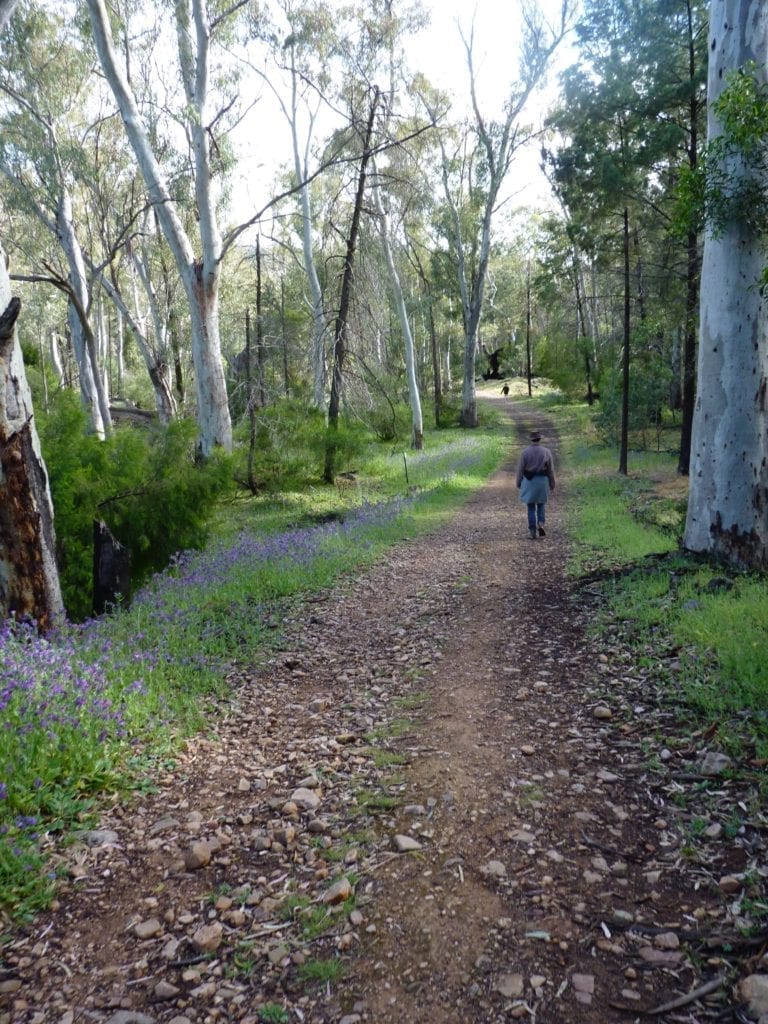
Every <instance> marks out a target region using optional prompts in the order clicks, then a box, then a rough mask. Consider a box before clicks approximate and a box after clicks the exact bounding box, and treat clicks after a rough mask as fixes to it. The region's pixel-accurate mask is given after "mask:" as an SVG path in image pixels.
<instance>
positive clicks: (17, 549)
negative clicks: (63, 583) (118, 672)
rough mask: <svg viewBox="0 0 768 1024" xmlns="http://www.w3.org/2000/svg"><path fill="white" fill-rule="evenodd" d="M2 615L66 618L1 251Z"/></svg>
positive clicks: (44, 622)
mask: <svg viewBox="0 0 768 1024" xmlns="http://www.w3.org/2000/svg"><path fill="white" fill-rule="evenodd" d="M0 307H2V308H3V309H4V313H3V314H2V316H0V617H1V618H3V619H5V618H7V617H8V616H10V615H13V616H14V617H15V618H17V619H31V620H34V621H35V622H36V624H37V626H38V628H39V629H40V630H41V631H43V632H46V631H48V630H50V629H51V628H52V627H53V626H54V625H56V623H57V622H58V621H59V620H60V619H61V618H62V616H63V614H64V606H63V604H62V600H61V591H60V589H59V577H58V572H57V569H56V561H55V557H54V551H55V547H56V541H55V535H54V530H53V506H52V504H51V495H50V491H49V489H48V476H47V473H46V470H45V465H44V463H43V459H42V455H41V453H40V445H39V441H38V437H37V430H36V428H35V421H34V415H33V411H32V404H31V399H30V394H29V387H28V385H27V379H26V374H25V371H24V362H23V359H22V355H21V348H20V346H19V343H18V338H17V335H16V319H17V317H18V315H19V311H20V308H21V303H20V302H19V300H18V299H16V298H11V297H10V286H9V281H8V275H7V271H6V269H5V255H4V254H3V253H2V252H0Z"/></svg>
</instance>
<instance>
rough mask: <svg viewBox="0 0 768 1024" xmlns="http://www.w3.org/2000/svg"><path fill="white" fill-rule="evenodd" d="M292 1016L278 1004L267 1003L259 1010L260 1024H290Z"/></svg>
mask: <svg viewBox="0 0 768 1024" xmlns="http://www.w3.org/2000/svg"><path fill="white" fill-rule="evenodd" d="M290 1019H291V1018H290V1015H289V1013H288V1011H287V1010H284V1009H283V1007H282V1006H278V1004H277V1003H265V1004H264V1006H262V1007H260V1008H259V1024H288V1022H289V1021H290Z"/></svg>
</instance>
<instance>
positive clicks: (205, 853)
mask: <svg viewBox="0 0 768 1024" xmlns="http://www.w3.org/2000/svg"><path fill="white" fill-rule="evenodd" d="M211 856H212V851H211V847H210V845H209V844H208V843H207V842H206V841H205V840H204V839H200V840H198V841H197V842H195V843H192V845H191V846H189V847H188V848H187V849H186V850H185V851H184V867H185V868H186V869H187V871H199V870H200V868H204V867H206V866H207V865H208V864H210V863H211Z"/></svg>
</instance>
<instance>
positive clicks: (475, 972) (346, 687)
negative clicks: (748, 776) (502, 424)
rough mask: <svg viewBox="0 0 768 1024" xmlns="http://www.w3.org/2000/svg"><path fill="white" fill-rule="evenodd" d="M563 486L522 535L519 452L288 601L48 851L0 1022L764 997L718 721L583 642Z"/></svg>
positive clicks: (612, 1006)
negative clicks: (125, 792) (686, 730)
mask: <svg viewBox="0 0 768 1024" xmlns="http://www.w3.org/2000/svg"><path fill="white" fill-rule="evenodd" d="M499 401H500V400H499ZM500 404H501V401H500ZM503 408H504V409H505V410H506V411H507V413H508V415H509V416H510V419H511V420H512V423H513V427H512V431H513V447H512V449H511V458H514V457H516V454H517V452H519V450H520V447H521V445H522V444H523V443H524V442H525V438H526V437H527V434H528V431H529V430H530V429H531V428H532V427H538V428H540V429H541V430H542V431H543V432H544V436H545V443H547V444H549V446H550V447H552V448H553V450H554V452H555V456H556V465H559V458H558V456H557V448H558V444H557V437H556V436H555V433H554V430H553V428H552V426H551V424H550V423H549V422H548V421H547V420H546V418H544V417H542V416H537V415H533V414H531V413H526V418H523V415H522V413H520V412H519V411H518V410H517V409H515V407H514V405H513V403H510V402H505V403H503ZM567 507H568V495H567V493H566V489H565V488H558V490H557V492H556V494H555V496H554V500H553V501H552V502H551V503H550V505H549V506H548V521H547V536H546V538H542V539H537V540H535V541H532V540H530V539H529V538H528V536H527V529H526V525H527V524H526V521H525V511H524V507H523V506H522V505H520V504H519V502H518V497H517V491H516V489H515V486H514V476H513V464H512V462H510V464H509V465H508V466H506V467H505V468H504V469H502V470H501V471H500V472H498V473H497V474H496V475H495V476H494V477H493V478H492V479H491V480H490V482H489V483H488V485H487V486H486V487H484V488H483V489H482V490H481V491H479V492H478V493H477V494H476V495H475V496H474V497H473V498H472V499H471V500H470V501H469V502H468V503H467V504H466V506H465V507H464V508H463V509H462V510H461V511H460V512H458V514H456V516H455V517H454V518H453V519H452V520H451V522H450V523H448V524H447V525H446V526H444V527H442V528H441V529H439V530H438V531H437V532H435V533H433V534H432V535H431V536H428V537H424V538H421V539H419V540H416V541H412V542H409V543H404V544H402V545H400V546H399V547H397V548H395V549H393V550H392V551H390V552H389V554H388V555H387V556H386V557H385V558H383V559H381V560H380V561H379V562H378V563H377V564H376V565H375V566H374V567H373V568H371V569H369V570H366V571H365V572H364V573H362V574H361V575H359V576H358V577H356V578H354V579H352V580H349V581H347V582H346V583H345V584H344V585H343V586H342V587H341V588H340V589H337V590H334V591H333V592H329V593H324V594H321V595H319V596H315V597H312V598H311V599H309V600H306V601H303V602H301V603H297V604H296V605H295V606H293V608H292V609H291V610H290V612H289V613H288V615H287V616H286V618H285V619H284V620H283V621H281V622H280V631H279V638H278V639H277V640H276V643H275V647H274V649H272V650H270V651H269V652H268V654H266V655H265V657H264V661H263V663H262V664H260V665H257V666H240V667H239V668H238V669H237V670H236V671H234V672H233V673H232V678H231V684H232V688H231V699H230V700H229V701H228V702H227V703H226V704H224V705H219V706H218V707H217V708H216V709H212V712H211V718H210V732H209V734H208V735H207V736H205V737H201V738H198V739H197V740H195V741H193V742H190V743H189V744H188V746H187V748H186V749H185V750H184V752H183V753H182V754H181V755H180V756H179V757H178V758H176V759H175V760H174V761H172V762H170V761H169V762H168V764H167V766H166V768H165V769H164V770H163V772H162V773H161V776H160V778H159V779H158V780H157V786H156V789H155V790H154V791H153V792H149V793H147V794H146V795H145V796H142V797H141V798H139V799H137V800H136V802H135V803H133V804H131V805H129V806H128V805H122V804H120V803H118V802H116V803H115V804H114V805H112V806H110V807H109V808H105V810H104V813H103V817H102V821H101V823H100V827H99V829H95V830H94V829H90V830H88V831H87V832H84V833H83V835H82V837H81V839H80V841H79V842H78V843H77V844H75V845H74V846H70V847H68V848H66V849H63V850H61V851H60V852H59V854H58V857H59V859H60V861H61V863H62V864H63V865H64V866H65V868H66V872H67V881H66V883H65V884H64V885H63V887H62V891H61V894H60V896H59V899H58V900H57V902H56V904H55V906H54V908H53V910H52V911H51V912H50V913H46V914H43V915H41V916H40V917H39V918H38V919H37V920H36V921H35V922H34V924H33V925H31V926H29V927H28V928H25V929H18V928H17V929H16V930H15V931H13V932H12V933H11V935H10V938H9V941H8V942H7V943H6V946H5V949H4V951H3V953H2V961H0V1024H76V1022H77V1024H80V1022H110V1024H160V1022H174V1024H207V1022H213V1021H223V1022H247V1024H257V1022H259V1021H266V1022H280V1021H304V1022H307V1024H320V1022H328V1024H330V1022H333V1024H338V1022H342V1021H343V1022H344V1024H356V1022H363V1021H364V1022H370V1024H390V1022H406V1021H407V1022H415V1024H419V1022H424V1024H459V1022H461V1024H493V1022H497V1021H498V1022H501V1021H509V1020H523V1021H532V1022H537V1024H626V1022H630V1021H640V1020H647V1019H652V1020H657V1021H661V1022H672V1021H687V1022H690V1024H695V1022H702V1021H705V1020H706V1021H709V1020H718V1021H736V1020H748V1019H751V1018H749V1017H747V1016H742V1013H743V1012H744V1011H745V1010H746V1007H745V1006H742V1008H741V1009H739V1008H738V1007H739V1003H738V998H737V996H736V995H735V991H736V990H735V987H734V986H735V984H736V983H737V981H738V980H739V978H740V977H743V976H745V975H747V974H749V973H751V972H755V971H759V970H760V964H761V957H762V954H763V953H764V950H765V938H764V936H757V937H755V936H754V935H752V936H747V937H744V935H743V934H742V932H740V931H739V930H738V927H737V924H738V920H737V919H738V913H740V912H742V908H741V905H740V904H739V906H736V905H735V904H736V903H738V901H743V900H744V899H745V898H746V897H747V896H748V895H749V878H750V877H754V871H755V870H756V866H757V865H758V864H759V863H761V858H763V860H762V863H764V851H763V843H762V834H763V832H764V829H762V831H761V827H760V823H755V822H751V823H750V821H749V820H748V816H747V815H746V806H744V811H745V814H744V815H742V816H741V819H740V825H739V827H738V828H737V827H736V826H733V827H730V828H729V827H728V822H730V821H732V818H733V814H732V812H733V808H734V805H736V804H738V800H739V799H740V796H739V794H738V793H734V792H733V791H732V790H730V789H729V787H730V786H731V785H732V783H731V782H730V781H728V780H726V779H725V778H724V777H723V778H720V777H718V776H717V772H719V771H721V768H720V767H719V766H718V765H717V764H716V763H715V764H712V763H710V765H709V767H708V768H706V767H705V768H703V767H702V765H701V758H702V757H703V756H704V755H705V754H706V753H707V749H706V748H707V737H706V736H699V737H694V738H693V739H691V738H690V737H683V736H682V734H681V733H680V731H679V727H678V725H677V724H676V718H675V714H674V708H673V706H672V705H670V703H669V699H668V698H669V693H668V687H666V688H665V687H659V686H657V685H656V684H655V682H654V676H653V674H652V668H651V669H649V667H648V665H647V664H643V665H640V664H635V663H634V655H633V654H632V653H631V651H630V650H629V649H627V648H625V647H624V646H623V645H622V643H621V642H620V639H618V638H617V639H616V641H615V642H612V643H610V644H603V646H600V645H598V643H597V641H595V640H594V639H592V638H591V637H590V635H589V633H588V630H589V626H590V622H591V620H592V618H593V616H594V615H595V612H596V609H597V606H598V601H599V600H600V599H599V597H598V595H597V593H596V592H594V593H593V592H592V591H591V590H590V587H589V586H583V585H582V586H581V587H576V586H575V585H574V584H573V583H572V582H571V581H570V580H569V579H568V578H567V577H566V575H565V572H564V567H565V560H566V553H567V541H566V539H565V535H564V523H565V517H566V515H567ZM659 657H661V654H660V655H659ZM665 657H666V655H665ZM666 666H667V668H668V669H669V673H671V676H670V675H668V678H674V670H675V664H674V652H671V653H670V654H669V656H668V663H666ZM656 667H657V668H658V664H657V666H656ZM664 694H666V696H664ZM708 773H709V774H708ZM712 773H714V774H715V777H716V779H715V782H714V783H713V782H712V779H711V775H712ZM702 790H706V791H707V793H708V794H711V799H709V802H708V803H707V804H706V806H705V807H702V808H698V807H693V810H692V806H693V805H692V803H691V801H692V800H693V797H691V800H688V799H687V797H688V796H689V795H690V794H691V793H693V792H694V791H695V792H696V793H700V792H701V791H702ZM680 793H682V794H683V795H684V796H685V797H686V799H678V798H677V795H678V794H680ZM694 818H695V821H696V822H697V823H696V825H695V826H694V825H692V822H693V821H694ZM693 832H695V837H693ZM694 840H695V841H694ZM750 872H752V873H753V874H752V876H750ZM756 1016H757V1014H756V1013H755V1018H756Z"/></svg>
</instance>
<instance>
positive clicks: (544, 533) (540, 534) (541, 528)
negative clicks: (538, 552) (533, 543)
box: [539, 526, 547, 537]
mask: <svg viewBox="0 0 768 1024" xmlns="http://www.w3.org/2000/svg"><path fill="white" fill-rule="evenodd" d="M539 536H540V537H546V536H547V531H546V530H545V529H544V527H543V526H540V527H539Z"/></svg>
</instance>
